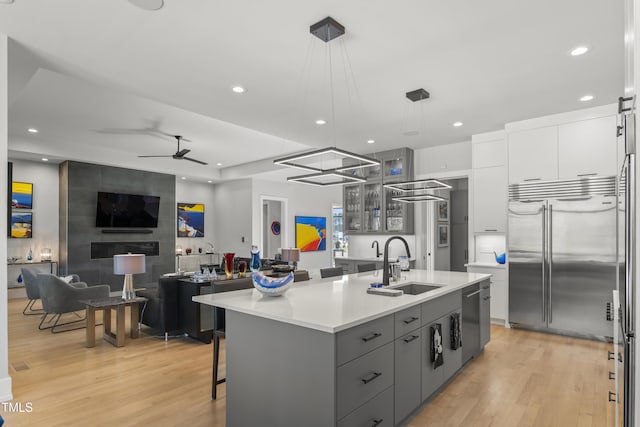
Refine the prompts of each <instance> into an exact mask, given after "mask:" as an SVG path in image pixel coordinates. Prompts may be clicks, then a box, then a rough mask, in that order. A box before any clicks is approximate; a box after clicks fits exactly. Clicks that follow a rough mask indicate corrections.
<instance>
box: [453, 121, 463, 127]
mask: <svg viewBox="0 0 640 427" xmlns="http://www.w3.org/2000/svg"><path fill="white" fill-rule="evenodd" d="M460 126H462V122H455V123H454V124H453V127H454V128H459V127H460Z"/></svg>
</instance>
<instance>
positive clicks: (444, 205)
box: [438, 187, 451, 221]
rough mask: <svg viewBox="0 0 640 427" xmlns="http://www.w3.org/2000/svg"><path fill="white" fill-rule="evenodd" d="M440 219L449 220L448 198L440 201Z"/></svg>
mask: <svg viewBox="0 0 640 427" xmlns="http://www.w3.org/2000/svg"><path fill="white" fill-rule="evenodd" d="M449 188H451V187H449ZM438 221H449V202H447V201H446V200H443V201H440V202H438Z"/></svg>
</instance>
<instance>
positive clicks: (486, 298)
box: [482, 295, 491, 301]
mask: <svg viewBox="0 0 640 427" xmlns="http://www.w3.org/2000/svg"><path fill="white" fill-rule="evenodd" d="M482 299H483V300H485V301H486V300H490V299H491V295H489V296H488V297H484V298H482Z"/></svg>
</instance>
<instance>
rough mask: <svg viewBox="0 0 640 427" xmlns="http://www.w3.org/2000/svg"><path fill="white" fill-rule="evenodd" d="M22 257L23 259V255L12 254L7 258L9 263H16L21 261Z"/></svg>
mask: <svg viewBox="0 0 640 427" xmlns="http://www.w3.org/2000/svg"><path fill="white" fill-rule="evenodd" d="M21 259H22V257H21V256H10V257H8V258H7V263H9V264H15V263H17V262H18V261H20V260H21Z"/></svg>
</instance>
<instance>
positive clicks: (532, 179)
mask: <svg viewBox="0 0 640 427" xmlns="http://www.w3.org/2000/svg"><path fill="white" fill-rule="evenodd" d="M541 179H542V178H527V179H525V180H523V181H524V182H528V181H540V180H541Z"/></svg>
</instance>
